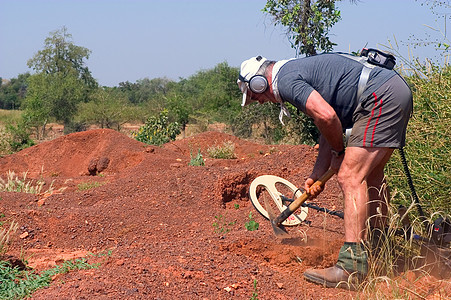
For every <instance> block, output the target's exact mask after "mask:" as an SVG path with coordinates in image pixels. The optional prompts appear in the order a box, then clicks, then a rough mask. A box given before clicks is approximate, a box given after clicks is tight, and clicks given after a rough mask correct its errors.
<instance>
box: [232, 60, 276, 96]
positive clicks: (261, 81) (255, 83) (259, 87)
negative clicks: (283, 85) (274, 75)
mask: <svg viewBox="0 0 451 300" xmlns="http://www.w3.org/2000/svg"><path fill="white" fill-rule="evenodd" d="M261 59H262V57H261V56H258V57H257V60H258V61H260V60H261ZM270 64H271V61H269V60H267V61H265V62H264V63H263V64H262V65H261V66H260V68H259V69H258V71H257V73H256V74H255V75H254V76H252V77H251V79H249V81H247V80H246V79H245V78H244V77H243V76H241V75H239V79H240V80H241V81H244V82H247V83H248V85H249V89H250V90H251V91H252V93H256V94H262V93H264V92H265V91H266V90H267V89H268V86H269V84H268V80H267V79H266V77H265V76H264V74H265V71H266V67H268V66H269V65H270Z"/></svg>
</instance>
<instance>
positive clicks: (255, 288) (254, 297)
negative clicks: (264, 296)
mask: <svg viewBox="0 0 451 300" xmlns="http://www.w3.org/2000/svg"><path fill="white" fill-rule="evenodd" d="M250 300H258V289H257V279H254V291H253V292H252V296H251V299H250Z"/></svg>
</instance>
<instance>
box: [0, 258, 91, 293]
mask: <svg viewBox="0 0 451 300" xmlns="http://www.w3.org/2000/svg"><path fill="white" fill-rule="evenodd" d="M98 266H99V264H90V263H88V262H87V260H86V259H85V258H81V259H75V260H69V261H65V262H64V263H63V264H62V265H58V266H56V267H54V268H52V269H50V270H45V271H43V272H41V274H36V273H35V272H34V271H29V270H20V269H19V268H17V267H13V266H12V265H11V264H10V263H9V262H6V261H0V282H1V283H2V284H1V285H0V299H22V298H25V297H28V296H30V295H31V294H32V293H33V292H34V291H36V290H38V289H40V288H44V287H47V286H49V285H50V283H51V282H52V277H53V276H55V275H57V274H66V273H68V272H70V271H74V270H88V269H94V268H98Z"/></svg>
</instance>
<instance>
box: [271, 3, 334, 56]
mask: <svg viewBox="0 0 451 300" xmlns="http://www.w3.org/2000/svg"><path fill="white" fill-rule="evenodd" d="M263 11H264V12H265V13H267V14H269V15H271V16H272V17H273V20H274V23H275V25H279V24H280V25H282V26H285V27H286V28H287V36H288V40H289V41H290V42H291V45H292V47H293V48H295V49H296V53H297V54H298V55H299V54H306V55H315V54H317V52H318V51H326V52H328V51H331V50H332V48H333V46H334V45H336V44H334V43H333V42H331V41H330V39H329V37H328V34H329V30H330V28H331V27H332V26H333V25H334V24H335V23H336V22H338V21H339V20H340V18H341V17H340V11H339V10H337V9H336V7H335V0H316V1H315V0H267V2H266V5H265V7H264V8H263Z"/></svg>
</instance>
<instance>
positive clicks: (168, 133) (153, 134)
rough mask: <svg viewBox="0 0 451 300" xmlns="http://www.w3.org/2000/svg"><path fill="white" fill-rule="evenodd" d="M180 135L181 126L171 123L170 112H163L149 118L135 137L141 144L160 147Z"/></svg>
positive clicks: (134, 134) (135, 133)
mask: <svg viewBox="0 0 451 300" xmlns="http://www.w3.org/2000/svg"><path fill="white" fill-rule="evenodd" d="M178 134H180V126H179V124H178V123H177V122H172V123H171V122H169V118H168V111H167V110H163V111H162V112H160V114H159V115H158V116H155V117H149V118H148V119H147V121H146V123H145V124H144V126H141V128H139V130H138V131H137V132H134V133H133V136H134V137H135V139H136V140H138V141H140V142H143V143H146V144H149V145H156V146H160V145H163V144H165V143H168V142H170V141H173V140H175V138H176V136H177V135H178Z"/></svg>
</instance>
